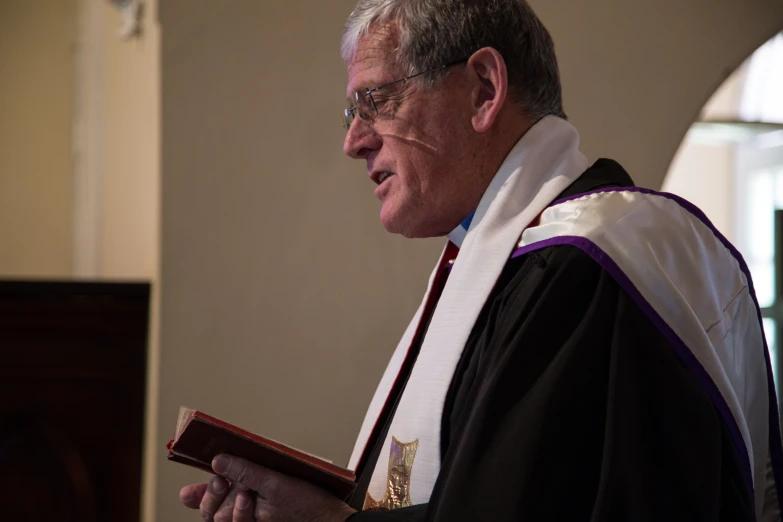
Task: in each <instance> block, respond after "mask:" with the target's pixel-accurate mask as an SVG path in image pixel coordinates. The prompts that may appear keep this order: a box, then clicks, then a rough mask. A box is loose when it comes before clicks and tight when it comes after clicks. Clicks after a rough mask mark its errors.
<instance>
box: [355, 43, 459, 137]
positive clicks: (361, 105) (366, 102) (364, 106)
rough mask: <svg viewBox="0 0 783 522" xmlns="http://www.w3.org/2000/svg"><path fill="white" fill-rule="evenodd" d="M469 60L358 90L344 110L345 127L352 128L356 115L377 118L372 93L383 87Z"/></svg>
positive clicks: (367, 119) (363, 118) (371, 118)
mask: <svg viewBox="0 0 783 522" xmlns="http://www.w3.org/2000/svg"><path fill="white" fill-rule="evenodd" d="M467 61H468V58H462V59H461V60H456V61H454V62H450V63H447V64H446V65H441V66H440V67H435V68H434V69H428V70H426V71H421V72H417V73H416V74H412V75H410V76H406V77H405V78H401V79H399V80H394V81H393V82H389V83H386V84H383V85H381V86H380V87H375V88H374V89H367V90H366V91H365V92H364V94H362V93H359V92H356V94H355V95H354V102H353V103H354V104H353V105H352V106H351V107H348V108H347V109H345V111H343V118H344V119H345V121H344V122H343V127H345V130H346V132H347V131H348V129H350V128H351V123H353V120H354V118H356V116H359V118H360V119H362V120H364V121H371V120H374V119H375V117H376V116H377V115H378V105H377V104H376V103H375V100H374V99H373V97H372V93H374V92H378V91H380V90H381V89H385V88H386V87H390V86H392V85H396V84H398V83H404V82H407V81H408V80H410V79H412V78H415V77H417V76H421V75H422V74H428V73H433V72H436V71H441V70H443V69H447V68H449V67H452V66H454V65H458V64H460V63H463V62H467Z"/></svg>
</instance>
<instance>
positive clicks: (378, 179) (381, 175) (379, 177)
mask: <svg viewBox="0 0 783 522" xmlns="http://www.w3.org/2000/svg"><path fill="white" fill-rule="evenodd" d="M393 175H394V173H393V172H387V171H385V172H373V173H372V174H370V179H371V180H373V181H374V182H375V184H376V185H380V184H381V183H383V182H384V181H386V180H387V179H389V178H390V177H392V176H393Z"/></svg>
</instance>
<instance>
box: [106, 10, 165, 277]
mask: <svg viewBox="0 0 783 522" xmlns="http://www.w3.org/2000/svg"><path fill="white" fill-rule="evenodd" d="M155 3H156V2H155V1H154V0H153V1H150V0H146V1H145V11H144V20H143V22H142V28H143V29H142V34H141V35H140V37H139V38H133V39H129V40H122V39H120V38H119V37H118V36H117V35H118V32H119V28H120V26H121V19H120V15H119V12H118V11H116V10H115V9H112V8H110V7H109V5H108V2H102V4H103V9H104V13H105V16H106V17H107V24H106V27H105V30H104V31H103V41H104V45H105V51H106V62H105V66H104V74H105V78H106V85H105V91H104V96H105V119H106V122H107V126H106V128H105V136H104V145H105V148H104V154H105V163H104V168H105V176H104V178H103V183H102V204H103V220H102V228H101V236H100V237H101V241H100V244H101V250H100V260H101V261H100V262H101V275H102V276H103V277H106V278H109V279H116V278H141V279H147V280H149V279H151V278H155V277H156V276H157V273H158V250H159V248H158V236H159V220H158V214H159V212H158V206H159V184H160V167H159V163H160V152H159V148H160V103H159V97H160V63H159V61H160V31H159V29H158V26H157V20H156V11H155Z"/></svg>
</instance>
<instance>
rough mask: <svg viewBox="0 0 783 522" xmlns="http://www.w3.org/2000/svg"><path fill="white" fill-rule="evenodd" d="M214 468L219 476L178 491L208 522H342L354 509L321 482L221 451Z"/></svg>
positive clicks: (183, 501)
mask: <svg viewBox="0 0 783 522" xmlns="http://www.w3.org/2000/svg"><path fill="white" fill-rule="evenodd" d="M212 468H213V469H214V470H215V473H217V474H218V475H220V476H218V477H214V478H213V479H212V480H210V481H209V484H193V485H190V486H185V487H184V488H182V491H180V495H179V496H180V500H181V501H182V503H183V504H185V505H186V506H187V507H189V508H192V509H198V510H200V511H201V516H202V517H203V518H204V520H206V521H207V522H212V521H214V522H254V521H269V522H344V521H345V519H346V518H348V517H349V516H350V515H351V514H352V513H354V510H353V509H351V507H350V506H348V505H347V504H345V503H344V502H342V501H340V500H339V499H338V498H336V497H334V496H333V495H331V494H330V493H327V492H326V491H324V490H322V489H321V488H319V487H317V486H314V485H312V484H309V483H307V482H305V481H302V480H298V479H295V478H293V477H289V476H287V475H284V474H282V473H277V472H275V471H272V470H269V469H267V468H264V467H262V466H259V465H257V464H253V463H252V462H249V461H247V460H245V459H240V458H238V457H232V456H229V455H218V456H217V457H215V459H214V460H213V461H212ZM230 484H233V486H230Z"/></svg>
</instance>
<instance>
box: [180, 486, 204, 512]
mask: <svg viewBox="0 0 783 522" xmlns="http://www.w3.org/2000/svg"><path fill="white" fill-rule="evenodd" d="M206 491H207V484H206V483H204V484H191V485H190V486H185V487H184V488H182V489H181V490H180V492H179V500H180V501H181V502H182V503H183V504H185V506H186V507H189V508H190V509H198V507H199V505H200V504H201V499H202V497H203V496H204V493H205V492H206Z"/></svg>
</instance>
